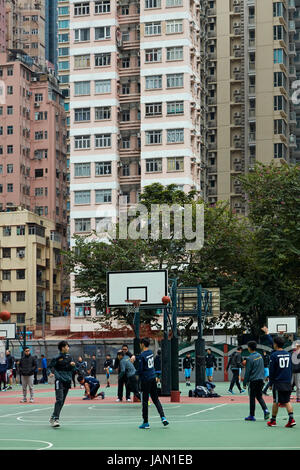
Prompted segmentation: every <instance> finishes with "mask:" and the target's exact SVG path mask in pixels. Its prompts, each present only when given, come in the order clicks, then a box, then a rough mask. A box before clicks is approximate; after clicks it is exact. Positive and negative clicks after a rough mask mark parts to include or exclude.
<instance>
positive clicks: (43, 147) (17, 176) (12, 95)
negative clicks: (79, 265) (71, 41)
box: [0, 50, 67, 239]
mask: <svg viewBox="0 0 300 470" xmlns="http://www.w3.org/2000/svg"><path fill="white" fill-rule="evenodd" d="M0 79H1V81H2V88H3V90H2V100H1V103H0V113H1V116H0V153H1V163H0V209H1V210H3V211H5V210H8V209H9V208H10V207H11V206H22V207H23V208H25V209H28V210H30V211H32V212H35V213H36V214H38V215H41V216H45V217H47V218H49V219H51V220H52V221H53V222H55V224H56V231H57V232H58V233H59V234H60V235H61V236H62V238H63V239H64V238H65V237H66V192H67V182H66V177H67V170H66V135H67V131H66V116H65V111H64V107H63V97H62V95H61V93H60V91H59V87H58V84H57V80H56V78H55V77H54V76H53V75H51V74H49V73H48V71H46V70H45V71H43V70H42V68H37V67H34V66H33V64H32V60H31V59H30V57H28V56H27V55H26V54H21V53H20V51H18V50H17V51H10V52H8V53H7V54H6V53H1V54H0Z"/></svg>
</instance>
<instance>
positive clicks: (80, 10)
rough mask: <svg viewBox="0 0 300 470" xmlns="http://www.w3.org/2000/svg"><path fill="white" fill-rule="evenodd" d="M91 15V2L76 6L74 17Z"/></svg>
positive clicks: (76, 4)
mask: <svg viewBox="0 0 300 470" xmlns="http://www.w3.org/2000/svg"><path fill="white" fill-rule="evenodd" d="M89 13H90V4H89V2H82V3H75V5H74V16H83V15H89ZM65 14H66V13H65Z"/></svg>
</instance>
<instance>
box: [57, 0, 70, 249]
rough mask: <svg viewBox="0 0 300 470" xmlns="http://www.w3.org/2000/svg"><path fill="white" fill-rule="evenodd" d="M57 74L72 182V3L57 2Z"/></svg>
mask: <svg viewBox="0 0 300 470" xmlns="http://www.w3.org/2000/svg"><path fill="white" fill-rule="evenodd" d="M57 33H58V38H57V44H58V52H57V74H58V79H59V88H60V91H61V93H62V95H63V97H64V100H65V102H64V108H65V113H66V121H67V150H66V161H67V181H68V183H69V181H70V139H69V133H70V1H69V0H58V1H57ZM67 191H68V195H67V200H66V203H67V232H68V242H69V243H70V191H69V184H68V188H67Z"/></svg>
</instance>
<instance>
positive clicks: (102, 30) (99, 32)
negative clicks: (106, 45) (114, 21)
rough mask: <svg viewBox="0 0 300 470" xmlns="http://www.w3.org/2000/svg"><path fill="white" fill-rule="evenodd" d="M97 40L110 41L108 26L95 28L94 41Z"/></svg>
mask: <svg viewBox="0 0 300 470" xmlns="http://www.w3.org/2000/svg"><path fill="white" fill-rule="evenodd" d="M99 39H110V26H100V27H99V28H95V40H96V41H97V40H99Z"/></svg>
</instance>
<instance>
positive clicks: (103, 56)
mask: <svg viewBox="0 0 300 470" xmlns="http://www.w3.org/2000/svg"><path fill="white" fill-rule="evenodd" d="M110 57H111V54H110V52H101V53H100V54H95V66H96V67H107V66H108V65H110Z"/></svg>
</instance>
